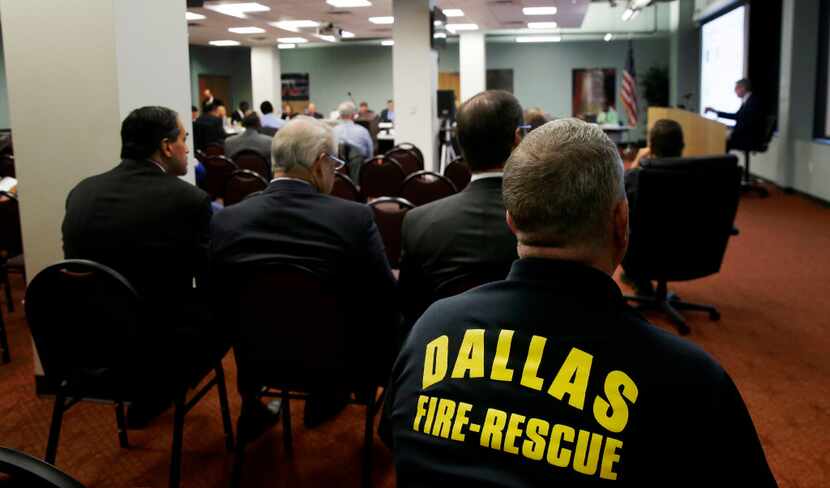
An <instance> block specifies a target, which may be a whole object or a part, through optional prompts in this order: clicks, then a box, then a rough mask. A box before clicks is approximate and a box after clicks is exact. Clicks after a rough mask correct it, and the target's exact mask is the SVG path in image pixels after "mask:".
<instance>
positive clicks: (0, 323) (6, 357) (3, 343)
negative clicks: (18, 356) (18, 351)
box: [0, 310, 12, 364]
mask: <svg viewBox="0 0 830 488" xmlns="http://www.w3.org/2000/svg"><path fill="white" fill-rule="evenodd" d="M11 361H12V355H11V352H10V351H9V338H8V337H7V336H6V322H5V321H4V319H3V311H2V310H0V364H9V363H10V362H11Z"/></svg>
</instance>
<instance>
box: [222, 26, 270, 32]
mask: <svg viewBox="0 0 830 488" xmlns="http://www.w3.org/2000/svg"><path fill="white" fill-rule="evenodd" d="M228 32H233V33H234V34H262V33H263V32H265V29H260V28H259V27H231V28H230V29H228Z"/></svg>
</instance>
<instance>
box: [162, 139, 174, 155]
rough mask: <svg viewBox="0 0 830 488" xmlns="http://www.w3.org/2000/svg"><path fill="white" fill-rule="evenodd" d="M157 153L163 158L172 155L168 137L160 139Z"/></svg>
mask: <svg viewBox="0 0 830 488" xmlns="http://www.w3.org/2000/svg"><path fill="white" fill-rule="evenodd" d="M159 155H161V156H162V157H163V158H169V157H171V156H172V155H173V150H172V149H170V141H169V140H168V139H162V140H161V143H160V144H159Z"/></svg>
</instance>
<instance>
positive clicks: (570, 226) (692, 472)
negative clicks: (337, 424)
mask: <svg viewBox="0 0 830 488" xmlns="http://www.w3.org/2000/svg"><path fill="white" fill-rule="evenodd" d="M504 202H505V205H506V207H507V221H508V224H509V225H510V228H511V229H512V230H513V231H514V232H515V233H516V236H517V238H518V242H519V256H520V259H519V260H517V261H516V262H515V263H514V264H513V267H512V269H511V270H510V274H509V275H508V277H507V279H506V280H504V281H498V282H495V283H490V284H487V285H484V286H482V287H479V288H476V289H474V290H471V291H468V292H466V293H462V294H461V295H457V296H454V297H451V298H448V299H446V300H441V301H439V302H437V303H435V304H434V305H432V306H431V307H430V308H429V309H428V310H427V311H426V313H424V315H423V316H422V317H421V318H420V320H418V322H417V323H416V324H415V327H414V328H413V329H412V332H411V333H410V335H409V336H408V338H407V340H406V342H405V344H404V346H403V349H402V351H401V354H400V356H399V357H398V359H397V361H396V363H395V366H394V368H393V371H392V376H391V380H390V383H389V387H388V388H387V390H386V399H385V401H384V415H383V423H382V430H381V437H382V439H384V440H385V441H386V442H387V443H388V444H391V447H392V450H393V452H394V458H395V466H396V469H397V482H398V486H399V487H402V488H406V487H414V486H419V487H421V486H492V487H495V486H510V487H535V486H540V487H541V486H606V485H608V486H611V485H619V486H752V487H773V486H776V483H775V479H774V478H773V476H772V474H771V473H770V470H769V467H768V465H767V462H766V459H765V456H764V452H763V449H762V448H761V444H760V442H759V440H758V436H757V434H756V432H755V429H754V427H753V425H752V419H751V418H750V416H749V414H748V412H747V410H746V406H745V405H744V403H743V401H742V400H741V397H740V394H739V393H738V390H737V388H736V387H735V385H734V383H733V382H732V380H731V379H730V378H729V375H728V374H727V373H726V372H725V371H724V370H723V368H721V367H720V366H719V365H718V364H717V362H716V361H715V360H714V359H712V358H711V357H710V356H709V355H708V354H706V353H705V352H704V351H702V350H701V349H700V348H698V347H697V346H695V345H693V344H691V343H689V342H686V341H684V340H682V339H680V338H678V337H676V336H674V335H672V334H669V333H667V332H664V331H663V330H660V329H658V328H656V327H654V326H652V325H650V324H648V323H647V322H646V321H645V320H644V319H643V318H642V317H641V316H640V315H638V314H637V313H636V312H635V311H634V310H633V309H631V308H630V307H629V306H628V305H626V302H625V300H624V299H623V296H622V294H621V293H620V290H619V288H618V287H617V285H616V284H615V283H614V281H613V279H612V278H611V275H612V273H613V272H614V270H615V269H616V267H617V266H618V265H619V263H620V260H621V259H622V257H623V255H624V254H625V251H626V246H627V243H628V206H627V202H626V198H625V191H624V189H623V165H622V161H621V160H620V156H619V153H618V151H617V147H616V145H615V144H614V143H613V142H611V140H610V139H609V138H608V137H607V136H606V135H605V134H604V133H603V132H602V130H601V129H600V128H599V127H597V126H595V125H591V124H586V123H584V122H581V121H578V120H576V119H562V120H557V121H554V122H549V123H548V124H545V125H543V126H542V127H539V128H538V129H536V130H534V131H532V132H531V133H529V134H528V135H527V136H526V137H525V139H524V140H523V141H522V143H521V144H520V145H519V147H518V148H516V150H515V151H514V152H513V154H512V155H511V156H510V159H509V160H508V162H507V164H506V165H505V172H504Z"/></svg>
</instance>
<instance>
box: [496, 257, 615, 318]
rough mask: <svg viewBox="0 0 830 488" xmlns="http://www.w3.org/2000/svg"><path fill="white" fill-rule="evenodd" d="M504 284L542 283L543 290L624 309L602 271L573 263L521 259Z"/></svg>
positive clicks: (608, 277) (613, 287) (608, 279)
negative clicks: (576, 296) (548, 289)
mask: <svg viewBox="0 0 830 488" xmlns="http://www.w3.org/2000/svg"><path fill="white" fill-rule="evenodd" d="M507 280H508V281H525V282H536V283H543V284H544V286H545V287H546V288H551V289H553V290H560V291H562V292H563V293H566V294H568V295H579V296H584V297H587V298H589V299H590V300H591V301H593V300H597V301H602V302H605V303H610V304H613V305H615V306H620V307H622V306H624V305H625V300H624V299H623V295H622V293H621V292H620V288H619V286H617V284H616V283H615V282H614V280H613V279H612V278H611V277H610V276H608V275H607V274H605V273H603V272H602V271H600V270H598V269H596V268H592V267H591V266H588V265H585V264H582V263H577V262H574V261H564V260H555V259H544V258H522V259H519V260H517V261H514V262H513V266H512V267H511V268H510V273H509V274H508V275H507Z"/></svg>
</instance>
